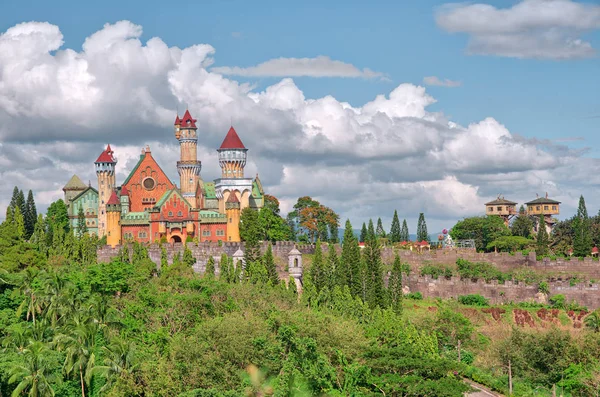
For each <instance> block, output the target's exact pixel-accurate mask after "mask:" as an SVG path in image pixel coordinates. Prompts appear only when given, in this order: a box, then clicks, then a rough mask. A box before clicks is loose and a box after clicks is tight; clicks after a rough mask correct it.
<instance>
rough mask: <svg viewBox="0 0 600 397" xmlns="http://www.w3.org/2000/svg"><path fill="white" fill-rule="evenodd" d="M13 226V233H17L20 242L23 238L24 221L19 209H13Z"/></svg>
mask: <svg viewBox="0 0 600 397" xmlns="http://www.w3.org/2000/svg"><path fill="white" fill-rule="evenodd" d="M13 225H14V228H15V231H16V232H17V238H18V239H19V240H22V239H23V238H24V237H25V220H24V219H23V214H22V213H21V209H20V208H19V207H16V208H15V212H14V215H13Z"/></svg>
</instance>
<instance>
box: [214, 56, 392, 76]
mask: <svg viewBox="0 0 600 397" xmlns="http://www.w3.org/2000/svg"><path fill="white" fill-rule="evenodd" d="M212 71H213V72H215V73H220V74H224V75H232V76H245V77H300V76H308V77H354V78H357V77H360V78H365V79H372V78H385V75H384V74H383V73H380V72H375V71H373V70H371V69H369V68H364V69H362V70H361V69H359V68H357V67H356V66H354V65H352V64H350V63H346V62H342V61H336V60H333V59H331V58H329V57H326V56H318V57H315V58H277V59H270V60H268V61H266V62H263V63H260V64H258V65H256V66H250V67H247V68H241V67H239V66H220V67H214V68H212Z"/></svg>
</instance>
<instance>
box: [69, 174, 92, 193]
mask: <svg viewBox="0 0 600 397" xmlns="http://www.w3.org/2000/svg"><path fill="white" fill-rule="evenodd" d="M87 188H88V185H86V184H85V183H83V181H82V180H81V179H79V177H78V176H77V175H73V176H72V177H71V179H69V182H67V184H66V185H65V186H64V187H63V190H84V189H87Z"/></svg>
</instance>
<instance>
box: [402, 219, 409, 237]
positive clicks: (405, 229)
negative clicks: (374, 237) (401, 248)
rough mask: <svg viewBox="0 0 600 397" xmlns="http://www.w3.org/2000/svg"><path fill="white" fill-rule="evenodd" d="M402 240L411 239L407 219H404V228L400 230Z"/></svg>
mask: <svg viewBox="0 0 600 397" xmlns="http://www.w3.org/2000/svg"><path fill="white" fill-rule="evenodd" d="M400 241H410V234H409V232H408V224H407V223H406V219H404V220H403V221H402V230H401V231H400Z"/></svg>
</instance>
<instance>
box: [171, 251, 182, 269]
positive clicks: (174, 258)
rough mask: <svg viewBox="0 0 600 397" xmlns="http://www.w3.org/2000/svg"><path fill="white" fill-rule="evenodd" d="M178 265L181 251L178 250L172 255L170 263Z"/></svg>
mask: <svg viewBox="0 0 600 397" xmlns="http://www.w3.org/2000/svg"><path fill="white" fill-rule="evenodd" d="M179 265H181V253H180V252H178V253H177V254H175V255H173V263H172V266H179Z"/></svg>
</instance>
